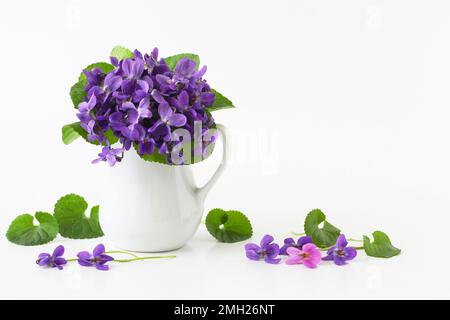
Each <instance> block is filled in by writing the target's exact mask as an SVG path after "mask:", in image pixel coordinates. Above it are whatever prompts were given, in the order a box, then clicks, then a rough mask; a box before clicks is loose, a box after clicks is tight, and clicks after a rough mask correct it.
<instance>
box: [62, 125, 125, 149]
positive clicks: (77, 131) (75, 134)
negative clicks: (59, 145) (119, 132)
mask: <svg viewBox="0 0 450 320" xmlns="http://www.w3.org/2000/svg"><path fill="white" fill-rule="evenodd" d="M79 137H82V138H83V139H84V140H85V141H87V142H89V143H91V144H94V145H97V146H98V145H99V143H98V141H89V140H88V138H87V132H86V130H84V129H83V128H82V127H81V123H80V122H79V121H78V122H74V123H71V124H66V125H65V126H64V127H62V141H63V142H64V144H70V143H72V142H73V141H75V140H76V139H78V138H79ZM105 138H106V139H107V140H108V141H109V144H110V145H113V144H115V143H116V142H117V141H119V138H118V137H116V135H114V132H112V130H107V131H106V132H105ZM103 145H106V141H105V142H104V143H103Z"/></svg>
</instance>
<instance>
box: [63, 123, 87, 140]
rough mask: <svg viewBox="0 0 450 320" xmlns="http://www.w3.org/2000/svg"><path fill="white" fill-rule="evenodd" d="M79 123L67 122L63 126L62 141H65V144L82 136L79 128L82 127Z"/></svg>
mask: <svg viewBox="0 0 450 320" xmlns="http://www.w3.org/2000/svg"><path fill="white" fill-rule="evenodd" d="M79 125H80V123H79V122H75V123H71V124H66V125H65V126H64V127H62V141H63V142H64V144H66V145H67V144H71V143H72V142H74V141H75V140H76V139H78V138H79V137H81V135H80V134H79V133H78V128H81V127H80V126H79ZM81 129H82V128H81Z"/></svg>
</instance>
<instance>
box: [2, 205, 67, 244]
mask: <svg viewBox="0 0 450 320" xmlns="http://www.w3.org/2000/svg"><path fill="white" fill-rule="evenodd" d="M35 218H36V220H37V221H38V222H39V225H34V218H33V216H32V215H31V214H22V215H20V216H18V217H17V218H16V219H14V221H13V222H12V223H11V225H10V226H9V229H8V231H7V232H6V237H7V238H8V240H9V241H11V242H12V243H15V244H19V245H22V246H36V245H41V244H45V243H48V242H50V241H52V240H53V239H55V238H56V236H57V235H58V230H59V228H58V222H57V221H56V219H55V218H54V217H53V216H52V215H51V214H49V213H46V212H36V214H35Z"/></svg>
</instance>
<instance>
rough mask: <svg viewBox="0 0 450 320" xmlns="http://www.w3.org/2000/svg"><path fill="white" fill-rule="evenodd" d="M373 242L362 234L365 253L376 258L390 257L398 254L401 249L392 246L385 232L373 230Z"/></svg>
mask: <svg viewBox="0 0 450 320" xmlns="http://www.w3.org/2000/svg"><path fill="white" fill-rule="evenodd" d="M372 235H373V242H370V239H369V237H367V236H364V237H363V240H364V250H365V251H366V254H367V255H368V256H371V257H376V258H391V257H394V256H397V255H399V254H400V252H401V250H400V249H398V248H396V247H394V246H393V245H392V243H391V240H390V239H389V237H388V236H387V234H386V233H384V232H381V231H375V232H373V233H372Z"/></svg>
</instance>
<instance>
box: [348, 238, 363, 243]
mask: <svg viewBox="0 0 450 320" xmlns="http://www.w3.org/2000/svg"><path fill="white" fill-rule="evenodd" d="M347 240H348V241H353V242H364V241H363V240H358V239H352V238H349V239H347Z"/></svg>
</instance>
